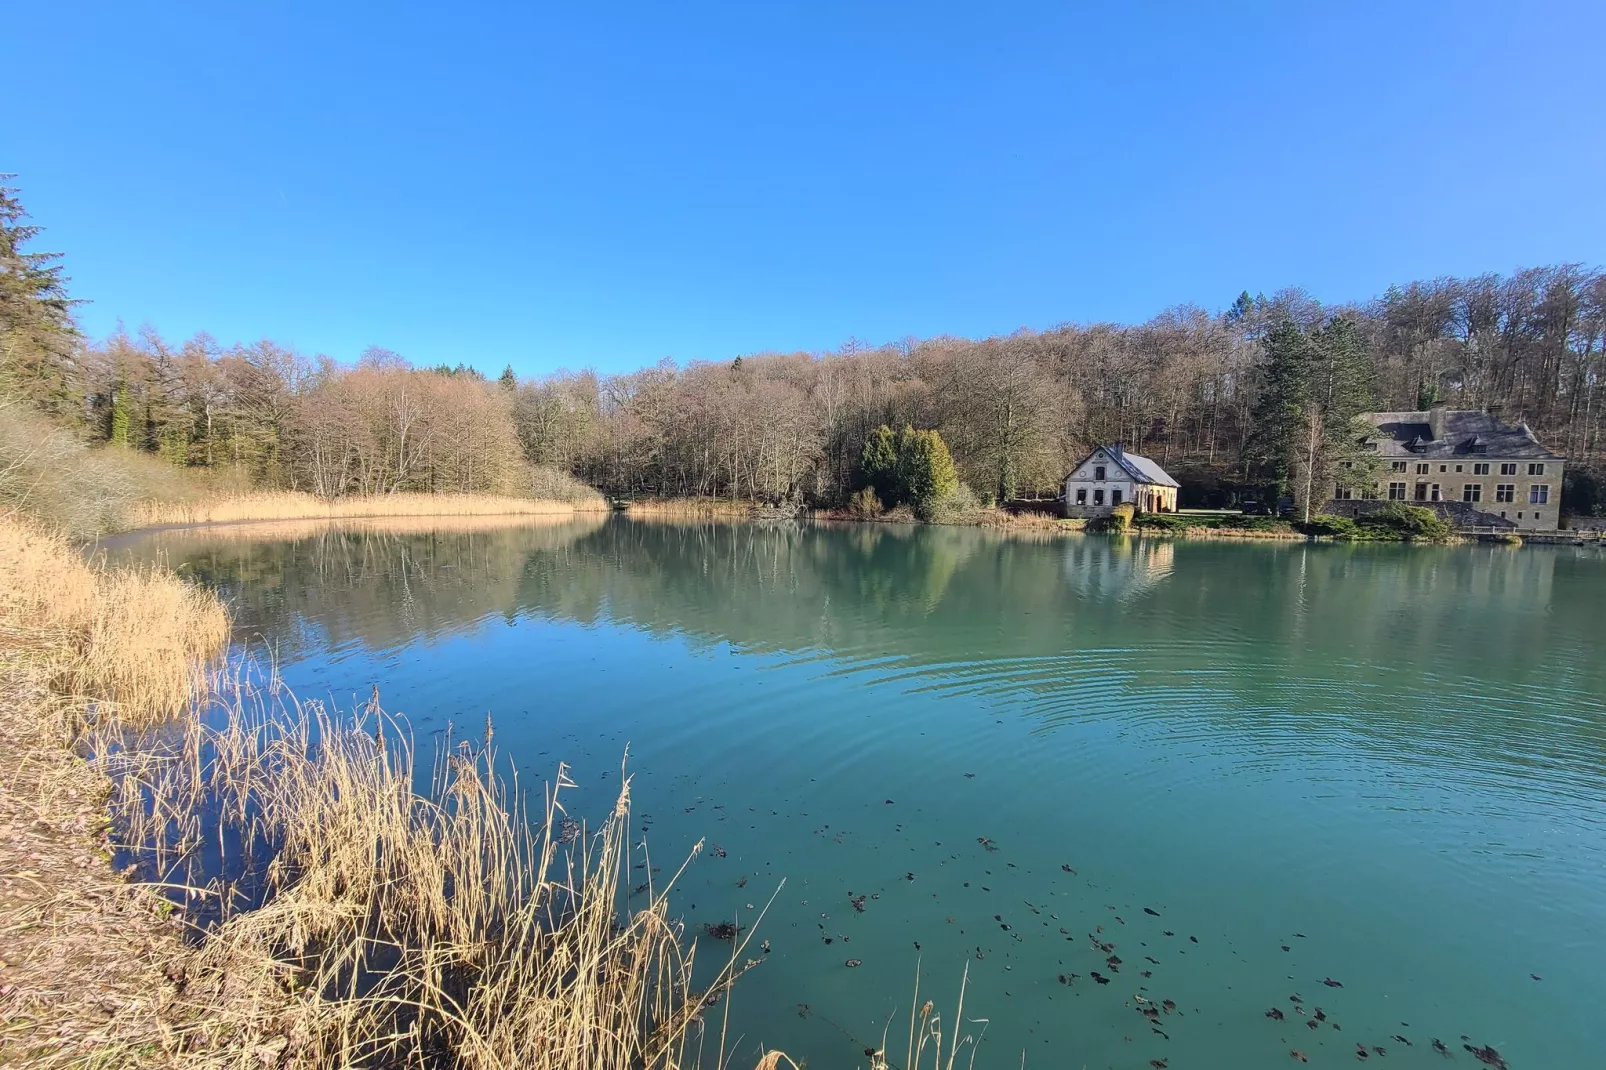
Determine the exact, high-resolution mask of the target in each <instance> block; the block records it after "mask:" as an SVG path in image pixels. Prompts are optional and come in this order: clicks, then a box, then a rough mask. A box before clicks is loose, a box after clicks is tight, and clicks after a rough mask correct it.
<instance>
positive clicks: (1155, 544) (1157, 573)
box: [1065, 538, 1177, 599]
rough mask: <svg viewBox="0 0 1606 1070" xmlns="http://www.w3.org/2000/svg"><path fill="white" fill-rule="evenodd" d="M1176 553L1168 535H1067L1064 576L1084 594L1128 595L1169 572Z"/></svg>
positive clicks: (1169, 573)
mask: <svg viewBox="0 0 1606 1070" xmlns="http://www.w3.org/2000/svg"><path fill="white" fill-rule="evenodd" d="M1176 554H1177V545H1176V543H1175V542H1172V541H1170V540H1169V539H1167V540H1151V539H1097V538H1088V539H1069V540H1066V543H1065V579H1066V582H1067V583H1068V584H1069V585H1070V586H1071V588H1072V589H1074V590H1075V591H1076V593H1077V594H1080V595H1082V596H1083V597H1084V598H1116V599H1120V598H1130V597H1133V596H1136V595H1139V594H1142V593H1143V592H1145V591H1147V590H1148V589H1149V588H1151V587H1153V586H1154V585H1155V584H1157V583H1159V582H1160V581H1161V580H1163V579H1165V578H1166V577H1167V576H1169V575H1171V572H1172V570H1173V569H1174V568H1175V567H1176Z"/></svg>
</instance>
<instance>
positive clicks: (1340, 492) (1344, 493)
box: [1333, 483, 1355, 502]
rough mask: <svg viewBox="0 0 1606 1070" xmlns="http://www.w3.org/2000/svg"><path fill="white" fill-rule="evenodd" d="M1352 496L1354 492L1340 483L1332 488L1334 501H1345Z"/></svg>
mask: <svg viewBox="0 0 1606 1070" xmlns="http://www.w3.org/2000/svg"><path fill="white" fill-rule="evenodd" d="M1353 497H1355V492H1354V491H1353V490H1351V489H1350V488H1348V487H1346V486H1344V485H1343V484H1342V483H1340V484H1339V485H1338V486H1336V487H1334V488H1333V500H1334V501H1336V502H1347V501H1349V500H1350V499H1351V498H1353Z"/></svg>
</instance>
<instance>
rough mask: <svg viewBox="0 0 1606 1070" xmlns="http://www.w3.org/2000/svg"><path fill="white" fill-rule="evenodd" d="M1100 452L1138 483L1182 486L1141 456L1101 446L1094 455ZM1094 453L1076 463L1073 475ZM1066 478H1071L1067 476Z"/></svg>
mask: <svg viewBox="0 0 1606 1070" xmlns="http://www.w3.org/2000/svg"><path fill="white" fill-rule="evenodd" d="M1099 450H1103V451H1104V452H1105V453H1106V454H1108V455H1109V457H1110V459H1111V460H1112V461H1114V462H1115V463H1116V464H1118V465H1120V466H1121V468H1123V469H1125V471H1126V474H1127V475H1129V476H1131V477H1132V479H1133V480H1134V481H1136V482H1138V483H1151V484H1153V485H1155V486H1158V487H1180V486H1181V485H1182V484H1180V483H1178V482H1177V481H1176V480H1174V479H1172V478H1171V476H1170V475H1169V474H1167V472H1166V470H1165V469H1164V468H1161V467H1160V466H1159V465H1158V464H1155V463H1154V462H1153V461H1151V460H1149V458H1147V457H1144V456H1142V455H1141V454H1137V453H1127V452H1126V451H1125V450H1122V449H1117V448H1116V447H1114V446H1100V447H1099V448H1098V449H1096V450H1094V451H1093V453H1098V452H1099ZM1093 453H1090V454H1088V455H1087V456H1086V457H1083V458H1082V459H1081V460H1080V461H1078V462H1076V467H1075V468H1072V469H1071V472H1072V474H1075V472H1076V470H1077V469H1078V468H1081V467H1082V466H1083V465H1084V464H1086V463H1087V462H1088V460H1089V459H1090V458H1091V457H1092V456H1093ZM1066 478H1067V479H1068V478H1070V477H1069V476H1067V477H1066ZM1061 482H1064V480H1061Z"/></svg>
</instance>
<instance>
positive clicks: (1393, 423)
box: [1361, 409, 1562, 461]
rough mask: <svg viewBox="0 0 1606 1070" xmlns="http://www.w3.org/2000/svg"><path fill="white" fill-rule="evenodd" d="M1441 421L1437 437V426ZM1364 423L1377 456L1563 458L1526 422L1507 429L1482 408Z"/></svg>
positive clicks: (1383, 415) (1368, 417) (1376, 417)
mask: <svg viewBox="0 0 1606 1070" xmlns="http://www.w3.org/2000/svg"><path fill="white" fill-rule="evenodd" d="M1435 417H1437V419H1438V421H1439V432H1440V433H1439V435H1438V437H1435V436H1434V433H1433V422H1434V419H1435ZM1361 419H1363V420H1365V421H1366V422H1367V423H1369V424H1372V425H1373V426H1375V427H1376V428H1377V430H1378V434H1377V436H1376V437H1375V438H1373V439H1371V440H1370V441H1372V442H1374V443H1376V445H1377V454H1378V456H1379V457H1423V458H1428V457H1434V458H1444V457H1471V456H1477V457H1480V458H1481V457H1496V458H1498V457H1510V458H1513V459H1523V460H1535V461H1544V460H1558V461H1559V460H1561V459H1562V458H1561V455H1560V454H1557V453H1552V452H1551V451H1550V450H1548V449H1546V448H1545V447H1544V446H1542V445H1540V443H1539V440H1538V439H1537V438H1535V437H1534V433H1533V431H1532V430H1530V429H1529V427H1528V425H1527V424H1518V425H1517V426H1516V427H1509V426H1507V425H1506V424H1503V423H1501V422H1500V421H1499V420H1498V419H1496V418H1495V417H1493V416H1491V415H1490V414H1489V413H1486V412H1482V411H1479V410H1478V409H1444V410H1442V411H1440V412H1438V413H1433V412H1368V413H1362V414H1361Z"/></svg>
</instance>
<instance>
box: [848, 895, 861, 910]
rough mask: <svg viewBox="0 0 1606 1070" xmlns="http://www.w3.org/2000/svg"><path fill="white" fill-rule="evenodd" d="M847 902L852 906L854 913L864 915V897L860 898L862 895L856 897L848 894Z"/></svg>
mask: <svg viewBox="0 0 1606 1070" xmlns="http://www.w3.org/2000/svg"><path fill="white" fill-rule="evenodd" d="M848 902H850V903H852V904H853V909H854V911H855V912H856V913H859V914H863V913H864V896H862V895H857V896H856V895H854V894H853V893H852V892H849V893H848Z"/></svg>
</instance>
